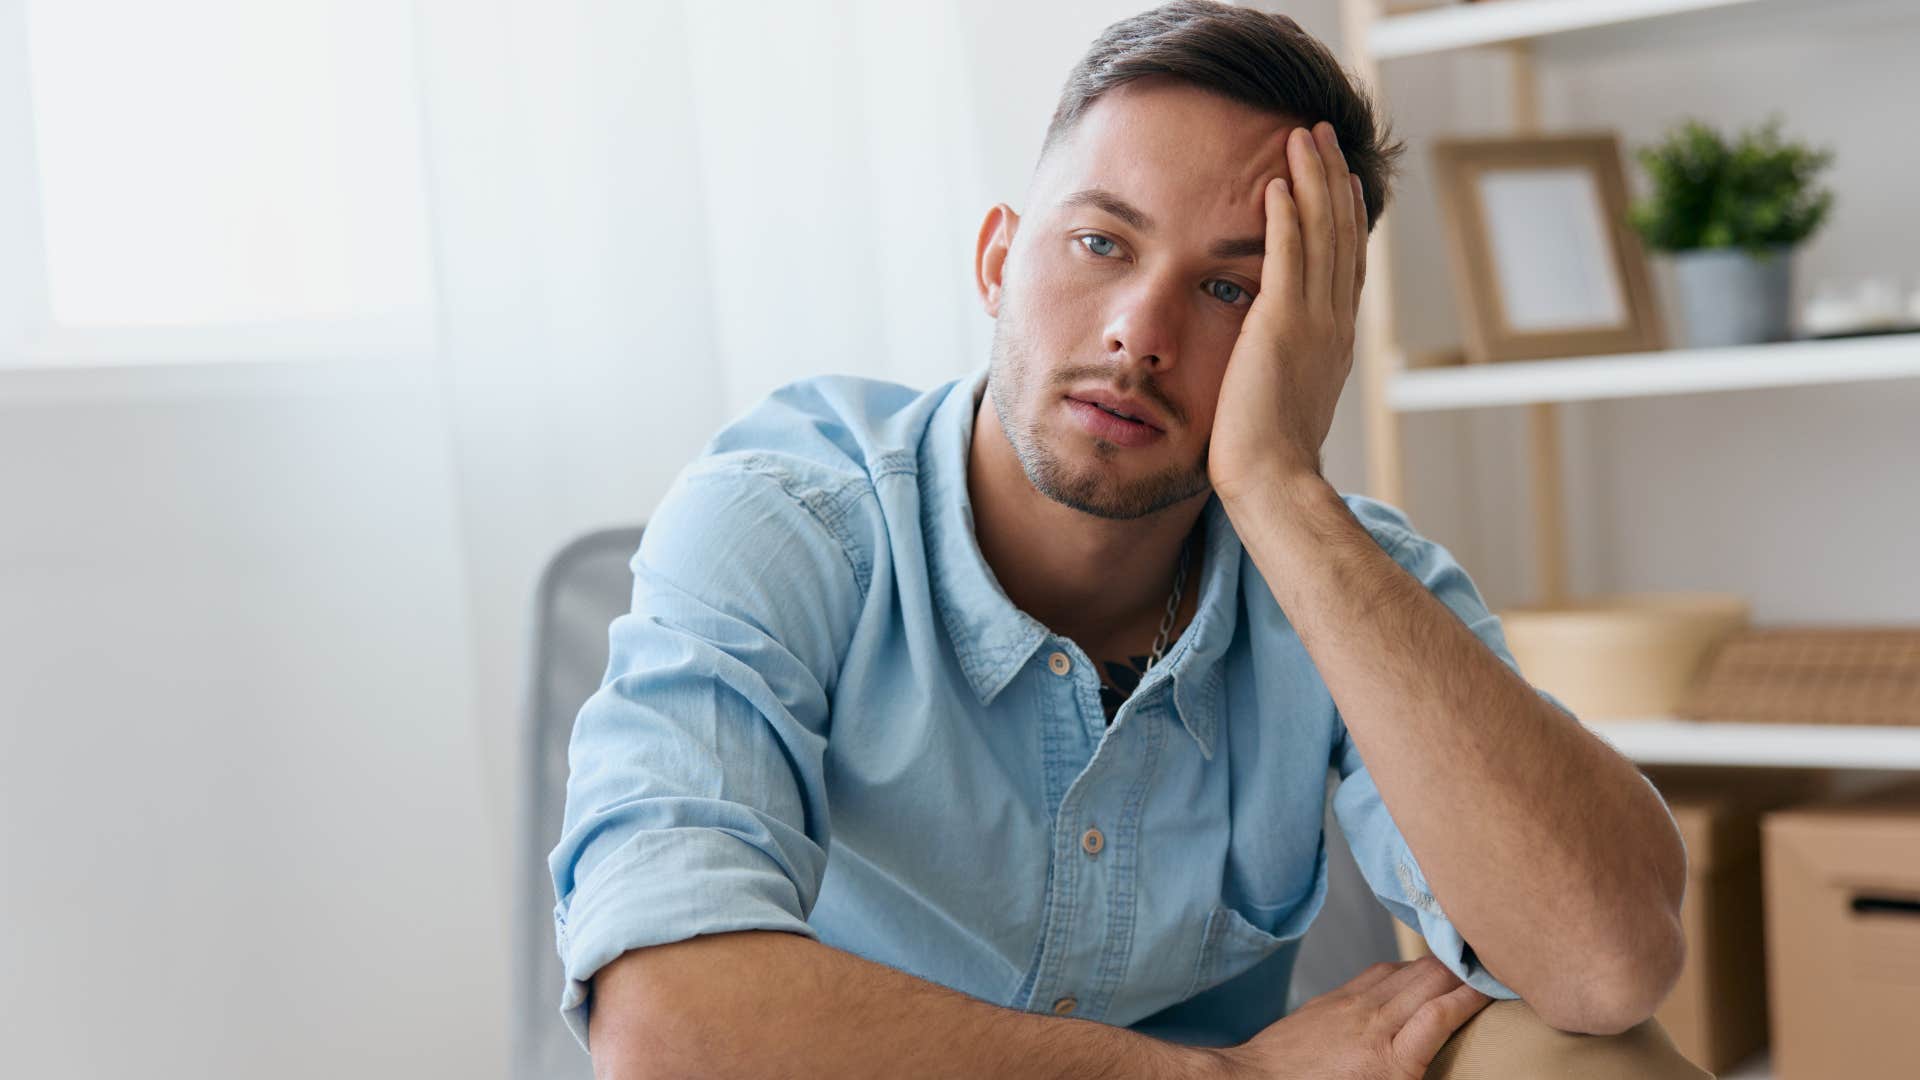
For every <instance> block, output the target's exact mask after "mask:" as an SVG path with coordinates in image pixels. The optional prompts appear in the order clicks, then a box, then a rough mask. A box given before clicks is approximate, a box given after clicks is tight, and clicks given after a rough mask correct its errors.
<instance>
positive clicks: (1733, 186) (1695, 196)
mask: <svg viewBox="0 0 1920 1080" xmlns="http://www.w3.org/2000/svg"><path fill="white" fill-rule="evenodd" d="M1635 157H1637V158H1638V159H1639V161H1640V164H1641V166H1642V167H1644V168H1645V169H1646V170H1647V175H1648V177H1649V178H1650V179H1651V180H1652V182H1653V192H1652V194H1651V195H1649V196H1647V197H1646V198H1643V199H1636V200H1634V202H1633V204H1632V205H1631V206H1630V207H1628V210H1627V221H1628V223H1629V224H1630V225H1632V226H1633V228H1634V230H1635V231H1636V232H1638V233H1639V234H1640V238H1641V239H1642V240H1644V241H1645V242H1646V244H1647V245H1648V246H1649V247H1652V248H1655V249H1657V250H1661V251H1688V250H1692V249H1695V248H1729V247H1741V248H1746V249H1747V250H1748V251H1749V252H1750V253H1752V254H1755V255H1760V254H1763V253H1764V252H1766V251H1767V250H1768V249H1771V248H1775V247H1792V246H1794V245H1797V244H1799V243H1801V242H1802V241H1804V240H1805V239H1806V238H1807V237H1808V236H1810V235H1812V233H1813V231H1814V230H1815V229H1817V228H1819V227H1820V224H1821V223H1822V222H1823V221H1825V220H1826V217H1827V214H1828V212H1829V211H1830V210H1831V209H1832V207H1833V192H1831V191H1829V190H1826V189H1824V188H1820V187H1817V186H1816V185H1815V174H1817V173H1818V172H1819V171H1820V170H1822V169H1824V168H1826V167H1827V166H1828V165H1830V164H1832V161H1833V153H1832V151H1830V150H1817V149H1813V148H1811V147H1808V146H1806V145H1805V144H1803V143H1798V142H1793V143H1788V142H1783V141H1782V140H1781V138H1780V118H1779V117H1778V116H1775V117H1773V118H1771V119H1769V120H1768V121H1767V122H1766V123H1765V124H1762V125H1761V126H1759V127H1757V128H1753V129H1750V130H1748V131H1746V132H1743V133H1741V134H1740V135H1739V136H1738V138H1737V139H1736V140H1735V141H1734V142H1733V143H1732V144H1731V145H1729V144H1728V142H1727V141H1726V140H1725V139H1723V138H1722V137H1721V135H1720V134H1719V132H1717V131H1715V130H1714V129H1713V128H1711V127H1708V126H1707V125H1706V124H1704V123H1702V122H1700V121H1698V120H1692V119H1689V120H1686V121H1683V122H1682V123H1680V124H1679V125H1677V126H1675V127H1674V128H1672V129H1670V130H1669V131H1668V133H1667V134H1666V136H1665V138H1664V139H1663V141H1661V142H1659V143H1656V144H1654V145H1651V146H1646V147H1642V148H1641V149H1640V150H1638V151H1636V153H1635Z"/></svg>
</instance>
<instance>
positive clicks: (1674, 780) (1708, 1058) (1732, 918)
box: [1646, 767, 1828, 1072]
mask: <svg viewBox="0 0 1920 1080" xmlns="http://www.w3.org/2000/svg"><path fill="white" fill-rule="evenodd" d="M1646 771H1647V775H1648V777H1649V778H1650V779H1651V780H1653V782H1654V786H1655V787H1658V788H1659V789H1660V794H1661V796H1662V797H1664V798H1665V799H1666V800H1667V808H1668V809H1670V810H1672V811H1673V820H1674V824H1675V825H1676V826H1678V827H1679V829H1680V838H1681V840H1682V841H1683V842H1684V843H1685V844H1686V847H1687V896H1686V899H1685V901H1684V902H1683V903H1682V904H1681V908H1680V921H1681V925H1682V926H1683V927H1684V929H1685V931H1686V935H1687V963H1686V966H1685V967H1684V968H1683V969H1682V970H1681V972H1680V980H1679V982H1678V983H1677V984H1676V985H1675V986H1674V989H1673V993H1672V994H1670V995H1668V997H1667V1000H1666V1001H1665V1002H1664V1003H1663V1004H1662V1005H1661V1006H1660V1009H1659V1011H1658V1012H1656V1013H1655V1014H1654V1016H1655V1017H1656V1018H1657V1019H1658V1020H1659V1021H1660V1023H1661V1025H1662V1026H1664V1027H1665V1028H1666V1029H1667V1032H1668V1034H1670V1035H1672V1036H1673V1042H1674V1045H1675V1046H1677V1047H1679V1048H1680V1052H1681V1053H1682V1054H1685V1055H1686V1057H1687V1060H1689V1061H1691V1062H1693V1063H1694V1064H1696V1065H1699V1066H1700V1067H1702V1068H1704V1069H1707V1070H1709V1071H1712V1072H1720V1071H1722V1070H1725V1069H1727V1068H1730V1067H1732V1066H1735V1065H1738V1064H1740V1063H1742V1062H1744V1061H1746V1060H1747V1059H1748V1058H1749V1057H1751V1056H1752V1055H1753V1054H1755V1053H1756V1052H1758V1051H1759V1050H1760V1048H1761V1047H1762V1046H1764V1045H1765V1044H1766V1041H1767V983H1766V958H1765V951H1764V950H1765V944H1766V933H1765V925H1764V922H1763V919H1762V898H1761V874H1760V821H1761V816H1762V814H1763V813H1765V812H1766V811H1767V810H1768V809H1771V808H1774V807H1779V806H1783V805H1787V804H1790V803H1794V802H1800V801H1804V800H1807V799H1813V798H1818V797H1819V796H1820V795H1821V794H1823V793H1824V792H1825V790H1826V785H1827V783H1828V776H1827V774H1826V773H1824V772H1821V771H1808V770H1775V769H1705V768H1672V767H1669V768H1665V769H1655V768H1650V769H1648V770H1646Z"/></svg>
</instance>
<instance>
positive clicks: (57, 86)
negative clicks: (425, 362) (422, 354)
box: [0, 0, 432, 359]
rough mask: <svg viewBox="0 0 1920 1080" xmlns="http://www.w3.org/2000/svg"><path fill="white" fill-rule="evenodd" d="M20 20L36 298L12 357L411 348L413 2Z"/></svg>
mask: <svg viewBox="0 0 1920 1080" xmlns="http://www.w3.org/2000/svg"><path fill="white" fill-rule="evenodd" d="M20 3H21V0H15V5H19V4H20ZM7 6H12V5H6V4H0V12H4V11H5V9H6V7H7ZM18 10H19V11H20V12H21V13H23V14H24V16H25V17H24V29H25V34H24V39H25V48H24V50H23V51H24V54H25V60H26V64H25V67H26V69H27V70H26V71H25V72H24V73H21V74H20V78H22V79H23V80H24V82H25V88H24V92H25V94H26V95H27V100H28V101H30V103H31V108H30V110H29V115H30V119H31V124H30V131H31V136H30V137H31V145H30V146H28V147H25V148H24V149H25V150H26V153H25V154H24V155H23V157H24V158H25V160H29V161H31V162H32V163H33V173H32V175H31V176H30V177H29V179H28V184H29V186H30V189H31V190H32V192H33V194H34V196H35V198H34V201H35V202H36V203H37V206H38V211H39V212H38V226H39V232H40V239H41V244H40V245H39V247H40V251H39V256H40V257H39V259H38V260H37V262H38V271H39V275H40V279H41V280H40V284H41V294H42V295H43V296H44V303H43V304H42V305H41V307H42V308H43V310H42V311H41V312H40V313H39V314H40V316H41V319H40V332H39V333H37V334H35V333H29V335H28V337H29V341H28V345H27V350H26V351H27V353H28V354H29V359H32V358H33V357H34V355H35V354H40V358H41V359H50V358H57V354H110V355H114V356H118V357H123V358H128V359H138V358H142V357H146V356H160V355H174V356H177V355H180V354H183V353H185V354H193V355H219V356H225V357H232V356H235V355H242V356H245V355H261V356H269V355H276V354H284V353H299V354H306V355H311V354H314V353H317V352H318V353H325V352H334V351H341V352H366V351H369V350H372V351H380V350H389V349H392V348H393V347H395V346H402V347H405V346H408V345H418V344H419V343H420V340H421V337H422V335H423V333H424V328H426V327H428V326H430V325H431V317H430V312H431V306H432V269H431V266H432V264H431V259H430V251H429V235H428V230H427V225H426V221H427V216H426V192H425V188H424V184H423V175H424V170H423V169H422V167H421V154H422V142H421V132H420V125H419V121H418V112H419V110H418V101H419V96H418V95H419V89H418V83H417V81H416V73H415V67H414V52H413V25H412V5H411V4H408V3H405V2H402V0H168V2H167V3H164V4H159V3H153V2H152V0H24V6H23V7H19V8H18ZM9 66H11V65H9ZM4 70H5V68H4V67H0V71H4ZM16 149H18V148H14V147H0V154H14V153H15V150H16ZM17 159H18V158H17ZM28 273H29V274H30V275H31V273H32V268H31V267H30V268H29V270H28ZM29 314H32V313H31V312H30V313H29ZM35 339H37V340H35Z"/></svg>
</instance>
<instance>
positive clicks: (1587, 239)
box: [1433, 132, 1666, 363]
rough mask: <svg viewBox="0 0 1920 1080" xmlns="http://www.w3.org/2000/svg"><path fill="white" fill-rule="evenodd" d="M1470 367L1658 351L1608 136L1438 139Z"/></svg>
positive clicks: (1616, 148) (1440, 184)
mask: <svg viewBox="0 0 1920 1080" xmlns="http://www.w3.org/2000/svg"><path fill="white" fill-rule="evenodd" d="M1433 163H1434V179H1435V185H1436V187H1437V189H1438V192H1439V196H1440V208H1441V216H1442V217H1443V218H1444V219H1445V221H1446V233H1447V241H1448V255H1449V259H1450V263H1451V266H1452V270H1453V276H1454V281H1455V287H1454V299H1455V301H1456V302H1457V303H1458V305H1459V310H1460V321H1461V324H1462V326H1461V328H1462V332H1463V334H1464V336H1465V339H1466V341H1465V346H1466V358H1467V362H1468V363H1488V362H1493V361H1500V360H1543V359H1549V358H1553V357H1565V356H1593V355H1597V354H1602V353H1621V352H1647V351H1652V350H1657V349H1664V348H1666V331H1665V328H1664V327H1663V325H1662V323H1661V319H1660V313H1659V310H1658V308H1657V306H1656V304H1655V302H1654V297H1653V288H1652V285H1651V283H1650V280H1649V275H1648V272H1647V259H1646V254H1645V252H1643V251H1642V249H1641V247H1640V238H1639V236H1638V235H1636V234H1635V233H1634V231H1633V229H1632V228H1631V227H1630V226H1629V225H1628V224H1627V184H1626V174H1625V173H1624V172H1623V171H1622V169H1621V166H1620V140H1619V139H1618V137H1617V136H1615V135H1614V134H1613V133H1612V132H1589V133H1578V134H1566V135H1545V136H1527V137H1522V138H1501V139H1436V140H1434V143H1433Z"/></svg>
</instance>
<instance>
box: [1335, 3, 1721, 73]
mask: <svg viewBox="0 0 1920 1080" xmlns="http://www.w3.org/2000/svg"><path fill="white" fill-rule="evenodd" d="M1753 2H1754V0H1499V2H1498V3H1485V4H1455V5H1451V6H1446V7H1437V8H1434V9H1433V10H1431V11H1417V12H1413V13H1410V14H1406V15H1393V16H1389V17H1387V18H1384V19H1381V20H1379V21H1377V22H1375V23H1374V24H1373V27H1372V29H1371V31H1370V32H1369V33H1368V35H1367V46H1368V51H1370V52H1371V53H1373V55H1374V56H1375V57H1377V58H1379V59H1383V60H1384V59H1389V58H1391V57H1396V56H1418V55H1421V54H1423V53H1435V52H1445V51H1446V50H1448V49H1466V48H1472V47H1474V46H1476V45H1495V44H1499V43H1500V42H1504V41H1521V40H1525V39H1528V38H1537V37H1546V36H1548V35H1550V34H1558V33H1564V32H1566V31H1569V30H1585V29H1588V28H1591V27H1596V26H1611V25H1613V24H1615V23H1625V22H1636V21H1638V20H1641V19H1653V18H1658V17H1660V16H1662V15H1677V14H1679V13H1681V12H1684V11H1700V10H1704V9H1706V8H1717V7H1730V6H1732V5H1735V4H1750V3H1753Z"/></svg>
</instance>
